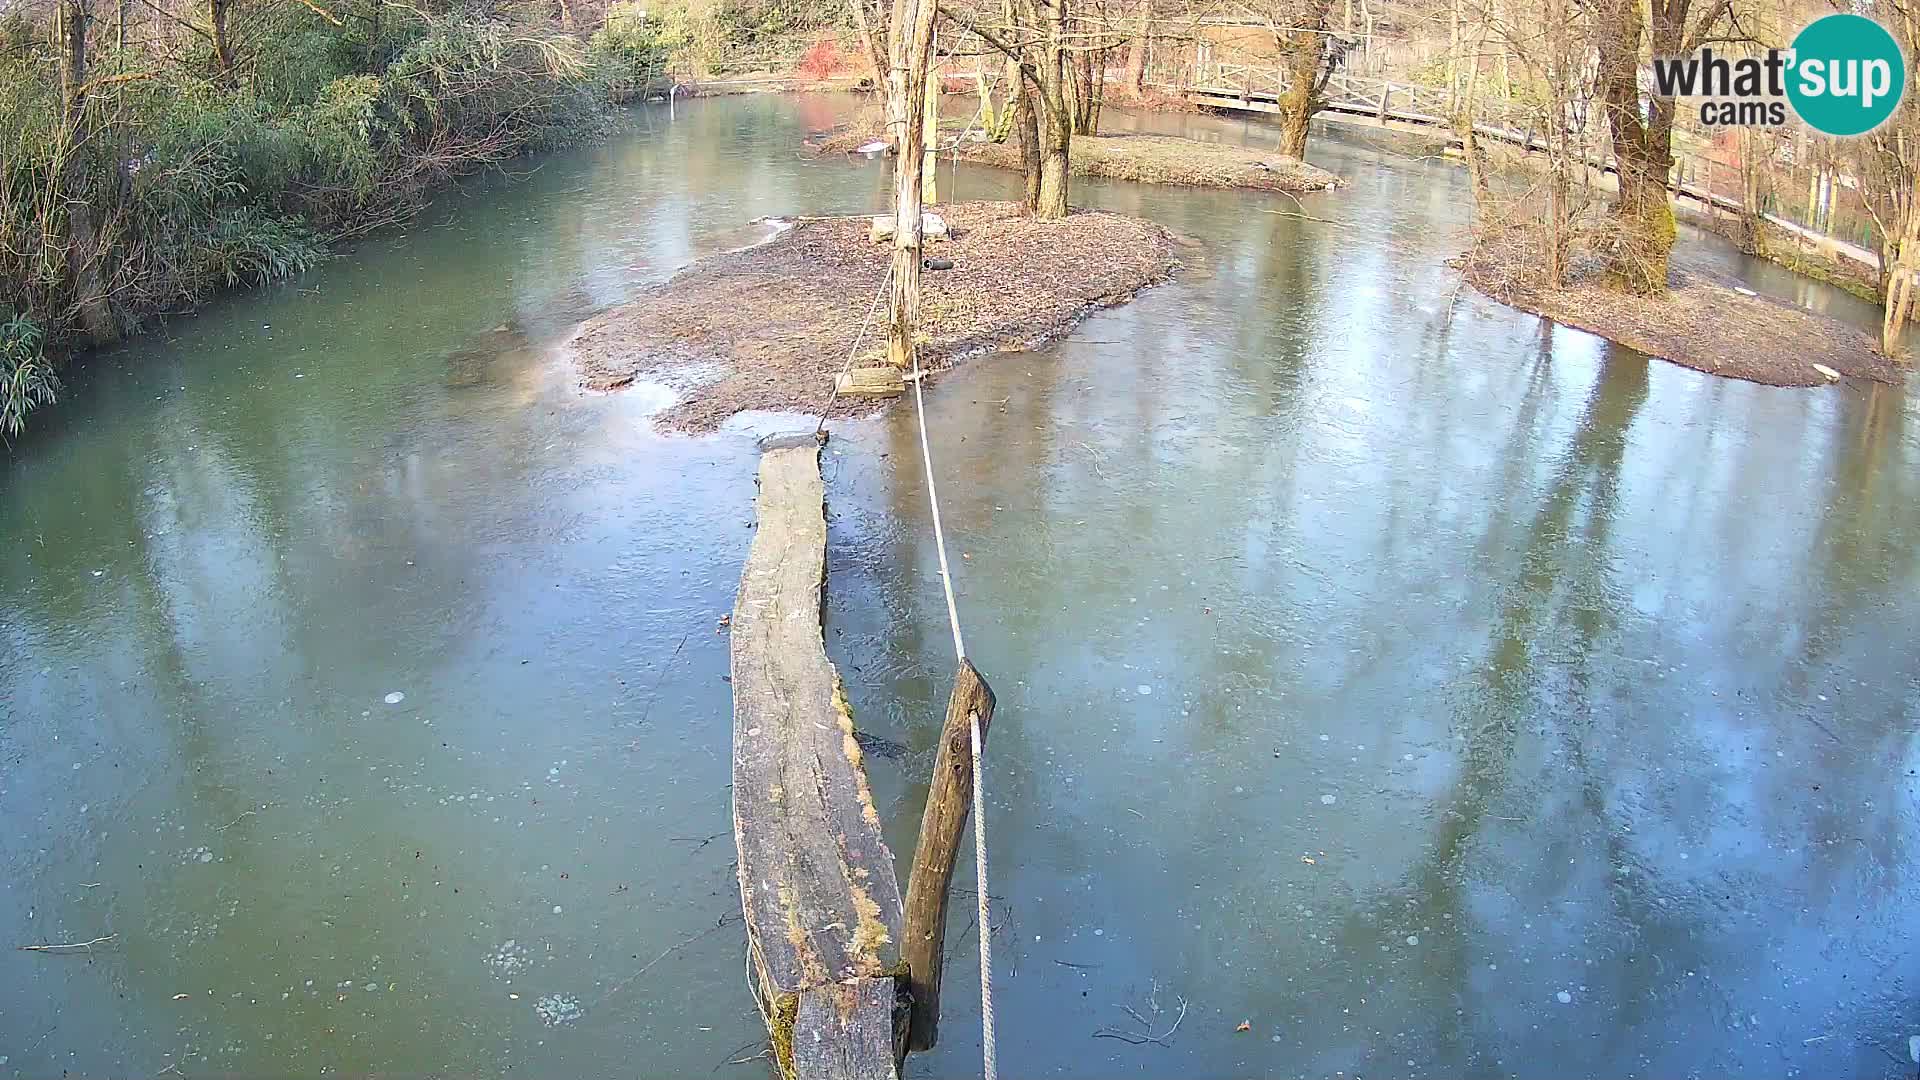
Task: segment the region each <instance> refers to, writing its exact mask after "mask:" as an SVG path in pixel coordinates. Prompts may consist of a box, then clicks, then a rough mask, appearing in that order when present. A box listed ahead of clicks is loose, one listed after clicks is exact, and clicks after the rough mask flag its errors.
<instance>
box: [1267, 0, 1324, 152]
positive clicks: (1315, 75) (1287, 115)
mask: <svg viewBox="0 0 1920 1080" xmlns="http://www.w3.org/2000/svg"><path fill="white" fill-rule="evenodd" d="M1332 10H1333V0H1306V3H1304V4H1303V5H1301V7H1300V9H1299V11H1298V15H1297V18H1298V19H1299V23H1298V25H1295V26H1291V27H1286V28H1279V27H1275V28H1273V34H1274V39H1275V42H1276V43H1277V44H1278V45H1279V46H1280V48H1281V50H1282V52H1283V54H1284V55H1283V56H1282V57H1281V66H1282V67H1283V68H1284V69H1285V71H1286V74H1287V89H1286V92H1285V93H1283V94H1281V95H1280V152H1281V153H1282V154H1285V155H1287V156H1288V157H1291V158H1300V159H1302V160H1305V158H1306V156H1307V135H1308V133H1309V132H1310V130H1311V124H1312V121H1313V114H1314V113H1316V112H1319V111H1320V93H1321V90H1322V89H1323V88H1324V86H1325V75H1326V74H1328V70H1327V64H1328V56H1329V53H1328V50H1327V40H1326V35H1325V33H1324V31H1325V30H1326V28H1327V17H1328V15H1329V14H1331V13H1332Z"/></svg>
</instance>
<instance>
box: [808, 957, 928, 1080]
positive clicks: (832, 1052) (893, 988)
mask: <svg viewBox="0 0 1920 1080" xmlns="http://www.w3.org/2000/svg"><path fill="white" fill-rule="evenodd" d="M899 996H900V991H899V983H898V982H896V981H895V980H894V979H892V978H879V979H850V980H848V981H847V982H844V983H834V984H830V985H828V986H822V987H816V988H814V989H811V990H807V991H804V992H802V993H801V995H800V1008H799V1011H798V1012H797V1013H796V1014H795V1016H794V1020H793V1071H794V1073H795V1075H797V1076H802V1077H812V1076H820V1077H827V1076H831V1077H839V1078H844V1080H896V1078H897V1076H898V1074H897V1072H896V1066H895V1058H894V1048H895V1047H896V1046H898V1045H900V1040H901V1039H903V1038H904V1037H905V1034H906V1033H905V1031H904V1027H905V1020H906V1014H905V1012H904V1011H902V1010H901V1009H900V1008H899Z"/></svg>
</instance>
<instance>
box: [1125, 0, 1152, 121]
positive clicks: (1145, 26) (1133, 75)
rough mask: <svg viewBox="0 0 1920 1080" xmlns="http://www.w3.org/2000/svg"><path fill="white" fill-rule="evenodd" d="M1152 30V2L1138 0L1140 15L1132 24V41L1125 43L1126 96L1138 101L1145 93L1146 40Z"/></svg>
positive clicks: (1149, 0) (1150, 0)
mask: <svg viewBox="0 0 1920 1080" xmlns="http://www.w3.org/2000/svg"><path fill="white" fill-rule="evenodd" d="M1152 30H1153V0H1140V14H1139V16H1138V17H1137V18H1136V19H1135V21H1134V24H1133V40H1132V41H1129V42H1128V43H1127V75H1126V81H1125V86H1126V91H1127V96H1128V97H1131V98H1132V99H1133V100H1135V101H1138V100H1140V97H1141V95H1142V94H1143V93H1145V91H1146V78H1147V39H1148V37H1149V36H1151V33H1152Z"/></svg>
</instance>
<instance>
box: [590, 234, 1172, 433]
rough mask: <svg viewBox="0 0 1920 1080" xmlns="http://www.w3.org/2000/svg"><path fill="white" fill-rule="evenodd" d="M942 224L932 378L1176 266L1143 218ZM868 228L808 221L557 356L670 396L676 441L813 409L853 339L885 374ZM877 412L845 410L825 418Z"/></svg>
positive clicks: (849, 406) (865, 359)
mask: <svg viewBox="0 0 1920 1080" xmlns="http://www.w3.org/2000/svg"><path fill="white" fill-rule="evenodd" d="M938 212H939V214H940V215H941V217H943V218H945V219H946V221H947V223H948V226H949V228H950V229H951V231H952V239H951V240H950V241H947V242H945V243H938V244H932V245H929V256H930V257H938V258H941V259H947V260H951V261H952V263H953V267H952V269H949V270H928V271H927V272H926V273H925V274H923V276H922V277H921V286H922V289H923V290H924V293H923V299H922V301H921V318H922V322H923V336H922V339H921V349H920V362H921V365H922V366H923V367H924V368H926V369H927V370H929V371H935V372H937V371H941V370H944V369H946V368H950V367H952V366H953V365H954V364H956V363H959V362H960V361H962V360H964V359H966V358H968V357H970V356H974V355H978V354H980V353H983V352H994V351H1000V350H1007V349H1025V348H1032V347H1035V346H1037V345H1040V344H1043V343H1045V342H1047V341H1050V340H1052V339H1054V338H1056V337H1058V336H1060V335H1061V334H1063V333H1065V332H1066V331H1067V330H1069V329H1071V328H1072V327H1073V326H1074V324H1076V323H1077V322H1079V321H1080V320H1081V319H1082V318H1084V317H1085V316H1086V315H1087V314H1089V313H1091V312H1093V311H1096V310H1098V309H1100V308H1104V307H1112V306H1114V305H1116V304H1122V303H1125V302H1126V301H1128V300H1130V299H1132V298H1133V296H1134V295H1135V294H1137V293H1138V292H1140V291H1141V290H1142V289H1146V288H1149V287H1151V286H1153V285H1156V284H1159V283H1160V282H1163V281H1165V280H1166V279H1167V277H1168V276H1169V275H1170V274H1171V273H1172V272H1173V270H1174V267H1175V259H1174V254H1173V246H1174V244H1173V236H1172V234H1170V233H1168V232H1167V231H1166V230H1165V229H1163V228H1161V227H1160V226H1158V225H1155V224H1153V223H1151V222H1147V221H1141V220H1139V219H1137V218H1130V217H1124V216H1122V215H1119V214H1108V213H1098V212H1093V211H1081V212H1078V213H1074V214H1072V215H1070V216H1068V217H1067V218H1066V219H1065V220H1063V221H1052V222H1049V221H1035V220H1033V219H1032V218H1030V217H1028V216H1027V215H1026V214H1024V213H1022V212H1021V210H1020V208H1019V207H1018V206H1017V205H1015V204H1013V203H997V202H974V203H954V204H949V205H943V206H941V207H939V208H938ZM870 221H871V219H870V218H869V217H867V216H865V215H860V216H855V217H845V218H825V219H809V220H803V221H800V222H798V223H797V224H795V225H794V226H793V228H791V229H790V230H788V231H787V232H785V233H783V234H782V235H780V236H779V237H777V238H775V239H773V240H771V241H769V242H767V243H765V244H762V245H760V246H758V247H753V248H748V249H746V250H743V251H735V252H729V253H727V254H724V255H718V256H715V257H713V258H711V259H707V260H705V261H703V262H700V263H696V264H695V265H694V266H692V267H689V268H688V269H686V270H683V271H681V272H680V273H679V274H677V275H675V276H674V277H673V278H672V279H671V280H669V281H667V282H665V283H664V284H661V285H659V286H656V287H654V288H652V289H650V290H648V291H647V292H645V293H643V294H641V295H640V296H639V297H638V298H637V299H635V300H634V301H632V302H631V303H628V304H625V305H622V306H620V307H618V308H615V309H613V310H611V311H608V312H605V313H603V314H601V315H599V316H597V317H595V318H593V319H591V320H589V321H588V322H587V323H586V324H585V325H583V326H582V327H581V328H580V330H579V332H578V333H576V334H575V335H574V337H573V338H572V339H571V340H570V341H569V342H568V345H567V352H568V354H569V355H570V357H571V358H572V360H573V361H574V362H575V363H576V364H578V365H579V371H580V376H581V380H582V382H583V383H584V384H585V385H586V386H587V387H588V388H590V389H594V390H615V389H619V388H621V387H624V386H627V385H629V384H631V383H633V382H635V381H637V380H642V379H644V380H647V381H656V382H660V383H663V384H665V385H667V386H668V387H670V388H671V389H673V390H674V391H675V392H676V394H677V395H678V397H679V400H678V401H677V402H676V403H675V404H673V405H672V406H670V407H669V408H667V409H666V410H665V411H664V412H663V413H662V414H661V415H660V416H659V417H658V422H659V423H660V424H661V425H662V426H663V427H666V428H669V429H673V430H679V431H686V432H705V431H711V430H713V429H714V428H716V427H718V426H719V425H720V424H721V422H723V421H725V420H726V419H727V418H728V417H730V416H733V415H734V414H736V413H740V412H745V411H747V410H750V409H769V410H792V411H799V412H817V411H818V410H819V409H820V408H821V407H822V406H823V405H825V404H826V399H827V396H828V394H829V392H830V390H831V387H832V385H833V378H834V376H835V375H836V374H838V373H839V371H840V370H841V368H842V367H843V366H844V365H845V364H846V362H847V355H848V353H849V351H850V350H852V349H854V347H855V344H856V341H858V342H859V349H860V355H859V357H858V358H857V360H856V363H859V364H871V363H879V362H882V355H883V351H884V338H883V336H882V334H881V326H880V323H879V321H878V319H879V317H880V313H879V312H874V318H873V320H869V319H868V314H869V312H870V311H871V310H873V305H874V301H875V297H876V296H877V295H878V293H879V290H880V287H881V283H882V282H883V281H884V280H885V279H886V275H887V269H888V264H889V259H890V257H891V250H892V249H891V248H890V247H888V246H886V245H884V244H876V243H873V242H872V241H871V240H870V239H869V237H868V229H869V227H870ZM863 327H865V333H864V336H863V334H862V330H863ZM871 410H872V405H871V403H868V402H862V401H855V400H842V401H840V402H838V403H836V404H835V405H834V408H833V415H851V414H856V413H861V412H868V411H871Z"/></svg>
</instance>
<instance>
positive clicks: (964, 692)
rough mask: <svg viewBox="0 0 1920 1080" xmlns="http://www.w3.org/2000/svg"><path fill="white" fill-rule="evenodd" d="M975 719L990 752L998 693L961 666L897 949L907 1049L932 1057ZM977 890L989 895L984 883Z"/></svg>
mask: <svg viewBox="0 0 1920 1080" xmlns="http://www.w3.org/2000/svg"><path fill="white" fill-rule="evenodd" d="M975 720H978V721H979V723H980V741H981V744H982V745H985V743H986V739H987V725H988V724H989V723H991V722H992V720H993V687H991V686H988V685H987V680H986V679H984V678H982V677H981V675H980V672H979V671H978V670H977V669H976V668H975V667H974V666H973V664H972V662H971V661H968V660H964V659H963V660H961V661H960V669H959V670H958V671H956V672H954V676H953V696H952V697H950V698H949V699H947V720H946V723H945V724H944V725H943V726H942V727H941V729H940V746H939V748H938V749H937V750H936V751H935V752H934V758H933V786H932V787H931V788H929V789H928V791H927V809H926V812H925V813H924V814H922V815H921V816H920V842H919V843H918V844H917V845H915V847H914V849H913V873H912V876H911V877H910V878H909V879H908V881H907V915H906V940H905V941H903V942H901V943H900V959H901V960H903V961H905V962H906V965H907V991H908V993H909V994H910V995H911V996H912V998H913V1018H912V1020H911V1021H910V1022H909V1025H908V1028H907V1049H909V1050H930V1049H932V1048H933V1044H934V1042H935V1040H936V1039H937V1038H938V1037H939V1032H940V968H941V963H942V959H943V953H944V950H945V946H946V938H947V888H948V886H949V885H950V884H952V882H953V863H954V859H955V858H956V857H957V856H958V855H959V854H960V837H961V836H962V835H964V834H965V832H966V830H967V814H968V812H969V811H971V810H972V809H973V730H972V724H973V721H975ZM980 887H981V888H983V889H984V888H986V883H985V882H981V883H980ZM980 932H981V933H982V934H990V933H992V932H993V929H992V927H987V926H983V927H981V928H980Z"/></svg>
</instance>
